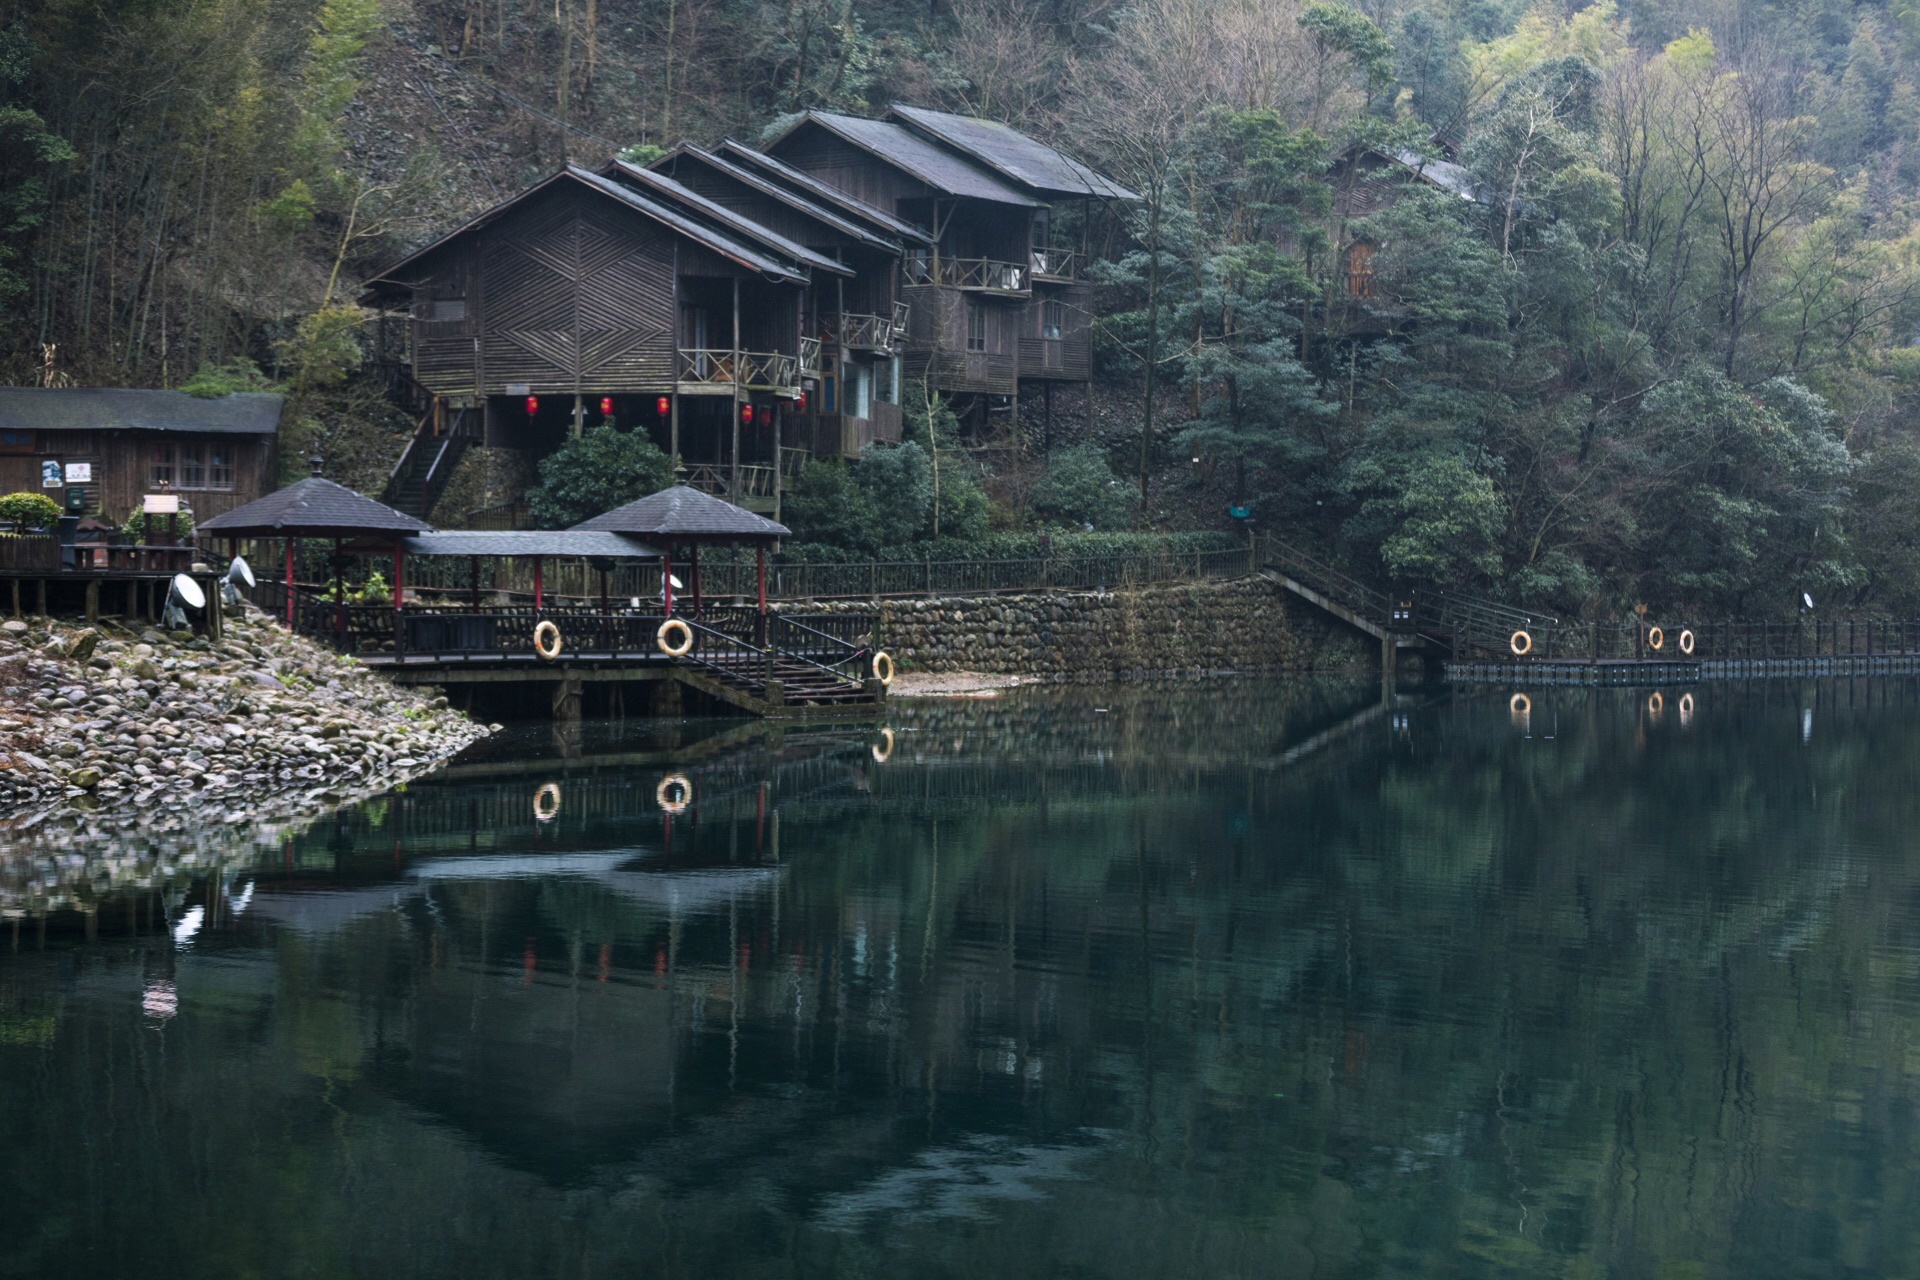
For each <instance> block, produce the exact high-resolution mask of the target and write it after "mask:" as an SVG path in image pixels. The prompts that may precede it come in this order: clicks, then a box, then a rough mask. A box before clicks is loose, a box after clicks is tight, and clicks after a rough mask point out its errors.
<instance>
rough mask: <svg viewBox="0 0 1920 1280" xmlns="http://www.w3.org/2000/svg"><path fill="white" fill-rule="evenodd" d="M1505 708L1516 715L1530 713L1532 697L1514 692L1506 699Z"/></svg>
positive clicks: (1531, 710) (1531, 711)
mask: <svg viewBox="0 0 1920 1280" xmlns="http://www.w3.org/2000/svg"><path fill="white" fill-rule="evenodd" d="M1507 710H1508V711H1510V712H1512V713H1513V714H1514V715H1516V716H1524V715H1531V714H1532V713H1533V699H1532V698H1529V697H1528V696H1527V695H1526V694H1524V693H1516V694H1514V695H1513V696H1512V697H1511V698H1508V699H1507Z"/></svg>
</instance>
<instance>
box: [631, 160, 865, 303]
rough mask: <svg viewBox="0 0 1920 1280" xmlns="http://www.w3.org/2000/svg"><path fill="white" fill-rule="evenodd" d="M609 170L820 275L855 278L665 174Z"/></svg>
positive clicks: (843, 268)
mask: <svg viewBox="0 0 1920 1280" xmlns="http://www.w3.org/2000/svg"><path fill="white" fill-rule="evenodd" d="M608 168H609V169H610V170H611V172H610V173H608V174H607V175H606V176H607V177H609V178H614V179H615V180H617V181H621V182H626V183H633V182H637V183H639V184H641V185H642V186H643V187H645V188H647V191H648V194H652V195H659V196H662V197H664V198H666V199H669V200H677V201H679V202H680V203H681V204H682V205H685V206H686V207H687V208H690V209H694V210H697V211H699V213H700V214H701V215H702V216H704V217H708V218H711V219H713V220H714V221H715V222H718V223H720V224H721V226H722V227H723V228H724V229H726V230H727V231H730V232H733V233H734V234H736V235H739V236H743V237H745V238H746V239H748V240H757V241H759V242H760V243H761V244H762V245H764V246H765V247H767V248H769V249H772V250H773V251H774V252H775V253H782V254H785V255H786V256H787V257H789V258H792V259H793V260H794V261H795V262H802V263H805V264H806V265H807V266H809V267H812V268H813V269H814V270H816V271H830V272H832V273H834V274H835V275H842V276H850V275H852V274H853V270H852V268H850V267H846V266H842V265H841V264H840V263H838V262H835V261H834V260H833V259H832V258H829V257H827V256H826V255H825V254H821V253H815V252H814V251H813V250H812V249H809V248H807V247H806V246H805V245H803V244H795V243H794V242H793V241H791V240H789V239H787V238H786V237H785V236H783V235H778V234H776V233H775V232H772V231H769V230H767V228H765V227H763V226H761V225H760V224H759V223H757V222H755V221H754V220H753V219H752V218H748V217H743V216H742V215H740V214H737V213H735V212H734V211H733V210H731V209H729V208H727V207H726V206H725V205H723V204H716V203H715V202H713V201H712V200H709V199H707V198H706V197H705V196H703V195H701V194H700V193H699V192H698V191H695V190H693V189H692V188H691V187H688V186H686V185H684V184H683V183H679V182H675V181H674V180H673V179H672V178H669V177H668V176H667V175H666V174H664V173H655V172H653V171H652V170H651V169H643V168H641V167H640V166H639V165H636V164H629V163H627V162H626V161H625V160H615V161H614V162H613V163H612V164H611V165H609V166H608Z"/></svg>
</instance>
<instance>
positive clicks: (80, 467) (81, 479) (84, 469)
mask: <svg viewBox="0 0 1920 1280" xmlns="http://www.w3.org/2000/svg"><path fill="white" fill-rule="evenodd" d="M67 483H68V484H92V483H93V464H92V463H91V462H69V463H68V464H67Z"/></svg>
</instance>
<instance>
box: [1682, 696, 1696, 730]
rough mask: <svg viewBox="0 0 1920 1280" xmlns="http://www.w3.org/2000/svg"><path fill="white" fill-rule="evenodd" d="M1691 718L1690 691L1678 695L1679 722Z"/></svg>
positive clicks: (1685, 721) (1691, 703) (1691, 698)
mask: <svg viewBox="0 0 1920 1280" xmlns="http://www.w3.org/2000/svg"><path fill="white" fill-rule="evenodd" d="M1692 719H1693V695H1692V694H1690V693H1683V694H1681V695H1680V723H1681V724H1686V723H1687V722H1689V721H1690V720H1692Z"/></svg>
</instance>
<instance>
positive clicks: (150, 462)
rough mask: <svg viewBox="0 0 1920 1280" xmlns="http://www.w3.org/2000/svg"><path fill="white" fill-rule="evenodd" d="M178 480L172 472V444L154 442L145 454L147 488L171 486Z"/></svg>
mask: <svg viewBox="0 0 1920 1280" xmlns="http://www.w3.org/2000/svg"><path fill="white" fill-rule="evenodd" d="M178 480H179V476H177V475H175V474H174V461H173V446H172V445H170V444H156V445H154V446H153V448H152V450H151V451H150V452H149V453H148V454H147V488H149V489H158V488H161V487H162V486H165V487H167V488H172V487H173V485H174V484H175V483H176V482H177V481H178Z"/></svg>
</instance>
